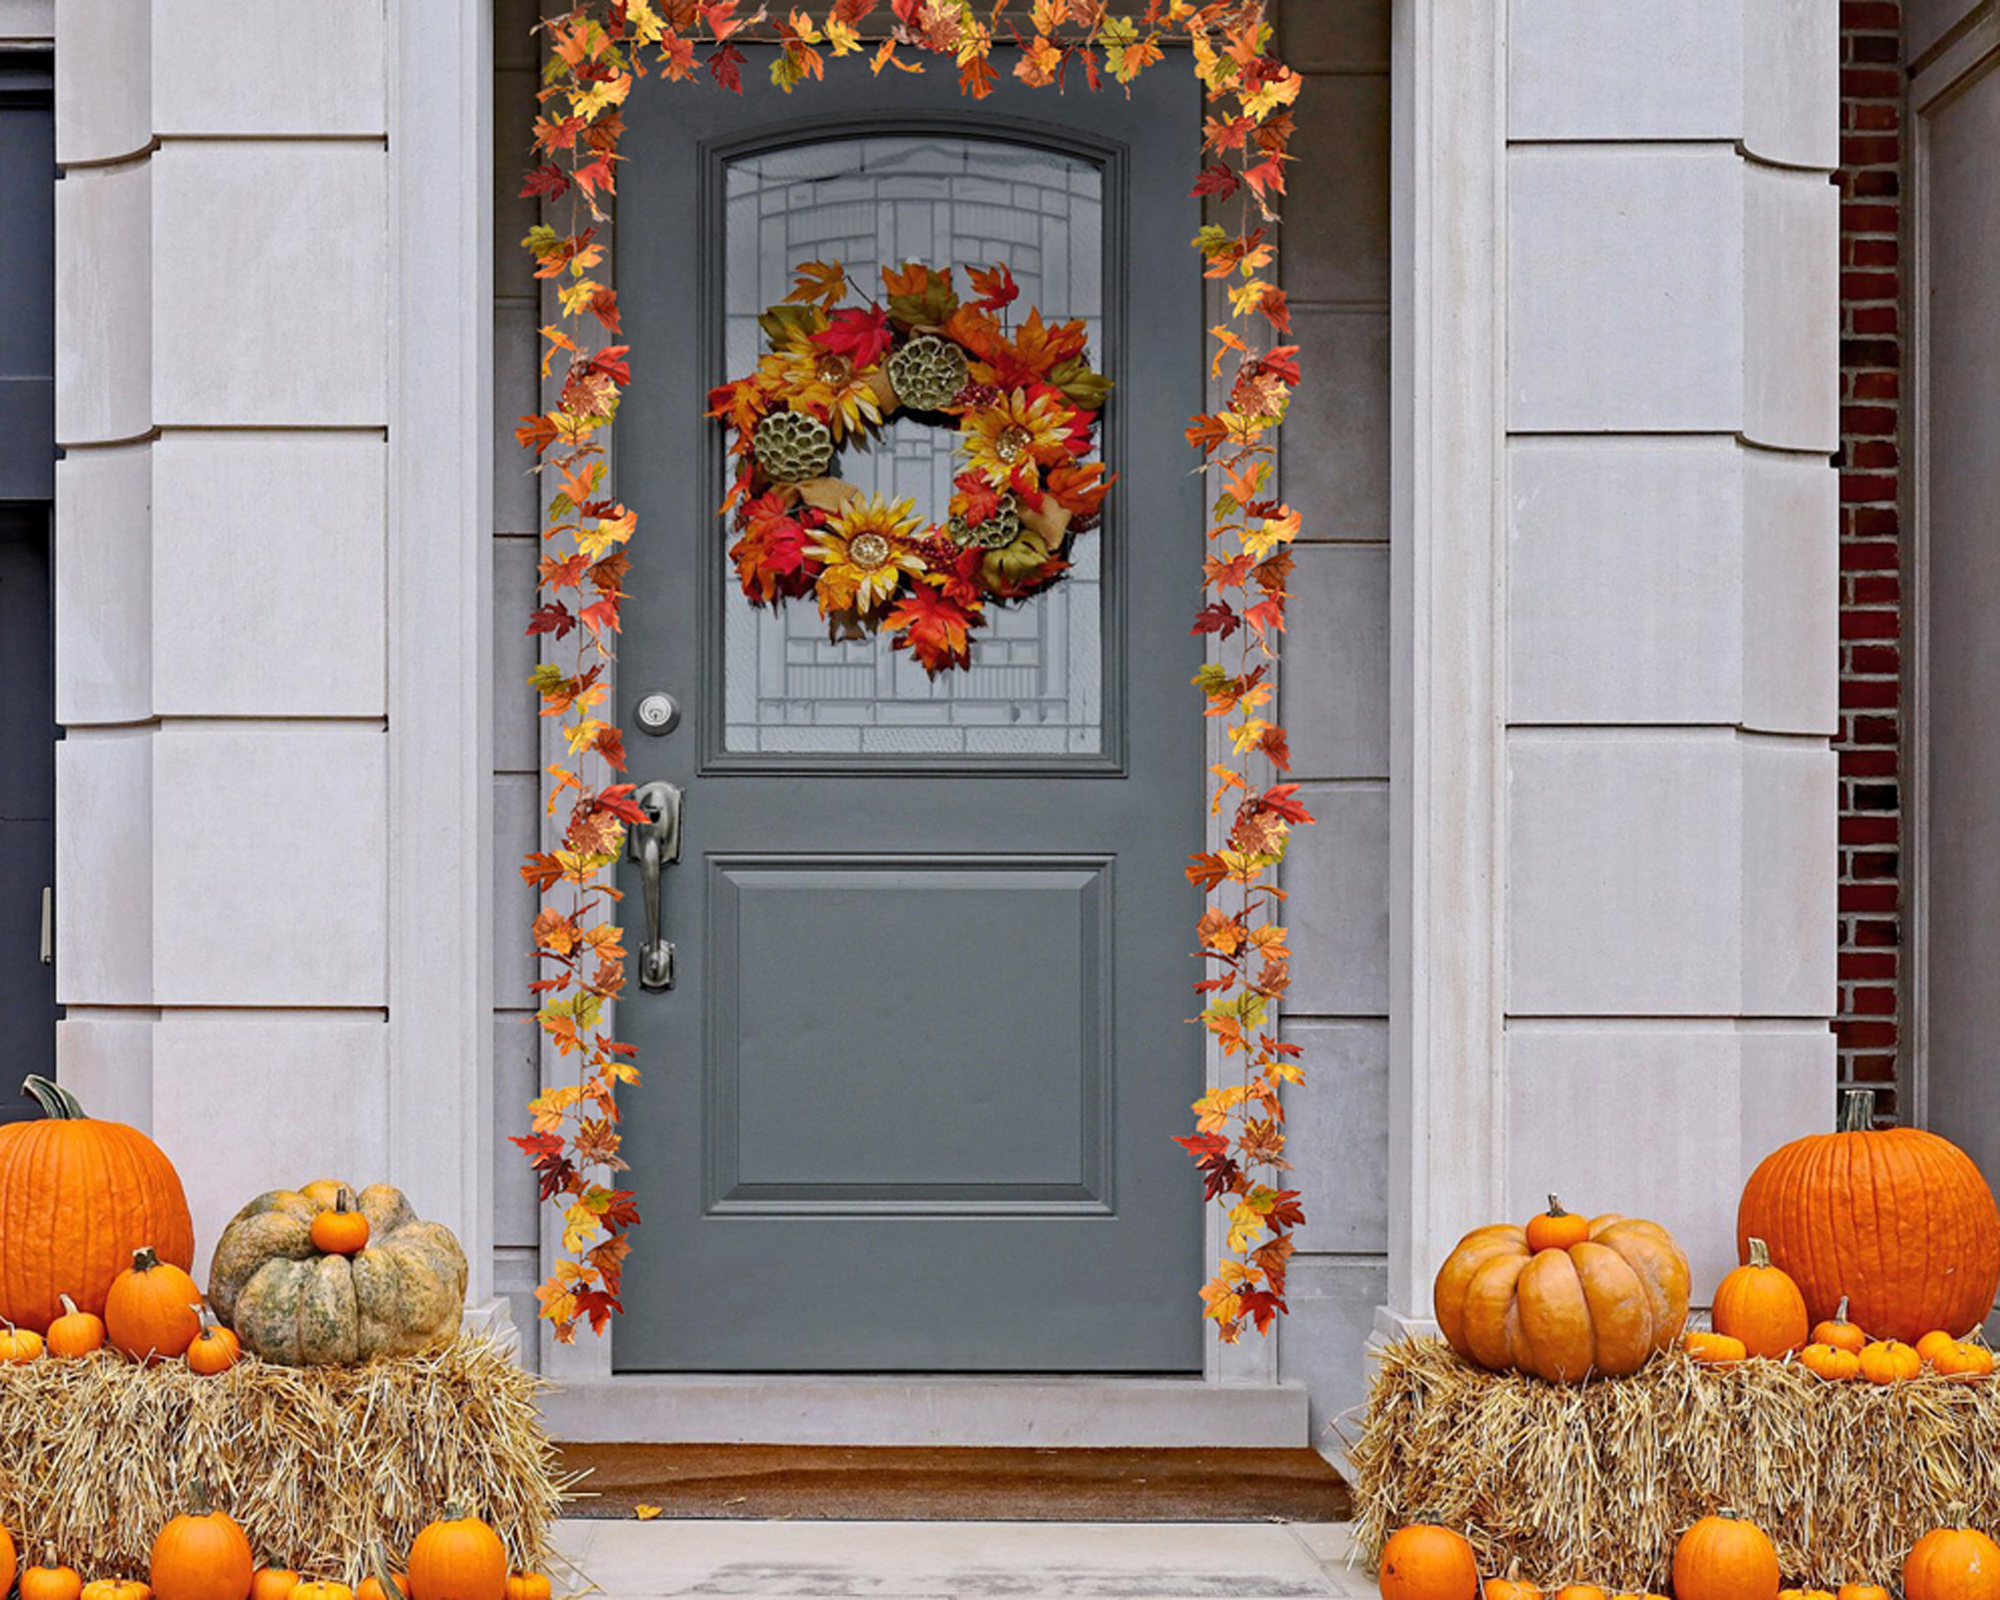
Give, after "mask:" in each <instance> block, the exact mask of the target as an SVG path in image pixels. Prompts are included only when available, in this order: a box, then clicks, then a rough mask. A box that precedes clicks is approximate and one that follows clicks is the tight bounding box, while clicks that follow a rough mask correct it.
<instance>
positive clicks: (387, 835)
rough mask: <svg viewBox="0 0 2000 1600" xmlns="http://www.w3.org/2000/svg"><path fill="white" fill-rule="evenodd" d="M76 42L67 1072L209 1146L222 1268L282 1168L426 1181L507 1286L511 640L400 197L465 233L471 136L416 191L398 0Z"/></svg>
mask: <svg viewBox="0 0 2000 1600" xmlns="http://www.w3.org/2000/svg"><path fill="white" fill-rule="evenodd" d="M399 9H404V10H409V11H412V12H426V13H427V12H428V11H429V10H430V9H431V8H428V7H423V6H417V7H409V8H399ZM424 20H426V21H431V22H434V20H435V19H434V18H428V17H426V18H425V19H424ZM56 45H57V48H56V60H57V80H58V82H57V159H58V161H59V163H60V165H61V167H62V171H63V177H62V181H61V182H60V184H59V185H58V189H57V195H58V209H57V222H58V239H57V255H58V274H59V287H58V319H59V320H58V339H57V343H58V353H57V434H58V440H59V443H60V444H61V446H62V448H63V450H64V458H63V459H62V461H61V462H60V463H59V465H58V476H57V496H58V501H57V515H56V572H57V580H56V581H57V715H58V719H59V720H60V721H61V722H62V724H63V725H64V726H65V728H66V729H67V730H68V731H67V737H66V738H65V739H64V741H63V743H62V744H61V746H60V749H59V763H58V816H59V818H60V822H59V844H58V863H57V917H56V925H57V981H58V986H59V998H60V999H61V1001H62V1002H63V1004H64V1005H65V1006H66V1007H67V1015H66V1020H65V1021H64V1022H63V1023H62V1024H61V1030H60V1043H59V1061H60V1071H61V1073H62V1075H63V1076H64V1078H65V1079H66V1080H67V1081H69V1082H70V1083H71V1084H72V1085H73V1086H74V1087H75V1088H76V1089H77V1090H78V1092H79V1093H80V1094H81V1095H82V1096H83V1098H84V1100H85V1103H86V1104H87V1105H89V1106H90V1107H91V1108H92V1109H93V1110H95V1111H97V1112H99V1113H100V1114H102V1115H106V1116H115V1117H121V1118H124V1119H127V1120H130V1121H133V1122H135V1123H137V1124H139V1125H141V1126H144V1127H148V1128H149V1129H150V1130H151V1132H152V1133H153V1135H154V1137H155V1138H156V1139H158V1140H159V1141H160V1142H161V1144H162V1145H163V1146H164V1147H165V1148H166V1149H167V1151H168V1153H169V1154H170V1155H171V1156H173V1157H174V1158H175V1160H176V1162H177V1164H178V1165H179V1167H180V1170H181V1174H182V1178H183V1181H184V1182H185V1184H186V1186H187V1188H188V1193H189V1200H190V1203H191V1205H192V1207H193V1210H194V1216H195V1229H196V1235H197V1249H198V1252H199V1255H200V1258H201V1259H200V1263H198V1266H197V1271H198V1273H199V1272H201V1271H203V1270H205V1269H204V1266H203V1265H202V1263H205V1261H206V1257H207V1253H208V1251H209V1250H210V1249H211V1248H212V1246H213V1245H214V1243H215V1240H216V1237H217V1235H218V1234H219V1232H220V1230H221V1228H222V1226H223V1224H224V1223H225V1222H226V1221H227V1219H228V1217H229V1215H230V1214H231V1212H232V1211H233V1210H234V1209H235V1208H236V1207H237V1206H238V1205H240V1204H241V1203H242V1202H243V1201H244V1200H245V1199H247V1198H249V1197H250V1196H251V1195H254V1194H256V1193H258V1192H259V1191H261V1190H263V1189H267V1188H271V1187H276V1186H281V1185H287V1184H293V1183H297V1182H301V1181H304V1180H306V1179H309V1178H312V1177H315V1176H324V1175H338V1176H342V1177H350V1178H353V1179H355V1180H357V1181H371V1180H380V1179H388V1180H390V1181H395V1182H398V1183H400V1184H402V1185H403V1186H404V1187H406V1188H407V1189H408V1190H409V1191H410V1193H411V1197H412V1199H413V1200H414V1201H415V1203H416V1204H417V1206H418V1209H419V1210H420V1211H421V1212H423V1213H424V1214H425V1215H429V1216H435V1217H438V1218H440V1219H441V1220H444V1221H447V1222H449V1223H450V1224H451V1225H452V1226H453V1227H454V1228H456V1229H457V1230H458V1231H459V1232H460V1234H461V1236H462V1237H463V1238H464V1239H465V1242H466V1245H467V1249H468V1254H469V1255H470V1257H471V1259H472V1261H473V1263H474V1274H475V1277H474V1295H475V1297H476V1298H478V1299H483V1298H485V1296H486V1294H487V1292H488V1291H487V1289H486V1284H487V1280H488V1275H489V1262H490V1251H489V1250H488V1249H486V1248H485V1241H486V1239H487V1238H488V1236H489V1232H490V1222H489V1216H490V1205H489V1204H487V1203H485V1199H484V1193H485V1191H484V1190H483V1189H482V1185H483V1184H484V1183H486V1182H487V1181H488V1180H487V1178H486V1177H485V1170H484V1169H485V1165H486V1159H487V1152H486V1147H485V1139H486V1131H485V1128H484V1126H483V1125H480V1126H478V1127H477V1128H475V1127H474V1124H476V1123H478V1119H479V1118H480V1117H481V1116H482V1115H484V1114H485V1112H484V1109H483V1103H482V1100H481V1098H480V1094H479V1092H478V1091H479V1086H481V1085H483V1083H484V1081H485V1073H484V1061H485V1052H486V1051H487V1050H488V1049H490V1044H489V1043H488V1042H487V1028H486V1024H485V1019H484V1018H483V1017H481V1018H480V1019H479V1026H478V1027H476V1028H461V1029H460V1030H459V1033H460V1034H462V1035H463V1036H462V1037H460V1036H459V1035H458V1034H454V1033H452V1032H451V1028H452V1026H453V1022H452V1020H451V1019H454V1018H456V1017H457V1016H458V1015H459V1014H460V1012H461V1011H462V1010H463V1009H464V1008H463V1007H462V1006H455V1005H454V997H455V991H456V990H457V989H462V988H464V987H465V986H466V985H467V984H472V985H475V986H476V984H477V983H478V982H479V981H480V980H481V978H482V977H483V973H479V972H476V971H474V970H473V968H472V965H471V964H470V963H469V962H468V961H465V960H460V959H457V958H455V957H450V956H448V957H447V958H446V959H443V960H439V959H437V958H436V957H435V956H426V954H425V952H426V951H427V950H429V949H431V948H433V947H435V948H437V949H442V950H445V951H451V950H453V949H455V948H457V947H460V946H470V947H471V948H472V949H474V950H475V952H477V951H483V950H484V949H485V948H486V941H487V940H488V939H489V938H490V935H489V934H488V932H487V930H486V929H485V926H484V918H483V915H480V913H481V912H482V911H483V905H484V901H485V899H486V897H487V896H488V895H489V894H490V887H489V886H487V885H485V884H483V883H481V882H474V883H473V884H471V885H470V887H468V888H467V889H466V891H465V894H463V895H461V896H459V897H458V898H457V899H456V900H453V899H451V898H450V897H449V896H450V886H451V883H452V882H453V881H455V880H456V878H457V877H463V876H464V869H463V866H462V863H461V858H460V855H459V854H458V853H457V852H455V851H454V850H453V848H452V846H451V843H450V841H449V839H447V838H443V837H442V832H443V830H442V829H441V828H440V822H441V820H442V819H443V818H444V817H445V816H446V814H447V812H448V811H449V810H450V809H451V808H452V807H453V806H454V805H457V806H462V807H465V808H469V814H468V817H467V820H466V821H465V824H464V832H465V834H466V837H467V839H468V844H467V846H466V849H467V850H468V851H469V852H470V859H471V860H472V861H473V863H474V864H475V867H476V865H477V862H478V860H479V857H478V848H479V842H480V841H481V840H482V839H483V831H482V830H481V824H480V821H479V815H480V814H479V811H478V802H479V798H480V797H482V796H483V795H484V793H485V782H484V780H483V775H482V776H481V778H480V780H479V781H478V782H473V783H468V784H467V786H466V788H465V789H464V792H463V794H462V795H456V796H454V795H450V794H447V793H445V792H443V791H442V790H440V789H439V788H438V787H437V786H436V784H437V780H436V774H437V772H438V771H439V770H440V768H439V764H438V763H439V756H440V753H443V754H444V755H445V757H446V759H447V760H449V759H450V757H451V753H452V752H453V751H454V749H455V748H456V746H455V741H456V740H457V739H458V737H459V729H458V719H459V717H460V715H461V711H462V701H463V698H464V693H465V690H464V680H465V679H467V678H470V679H471V680H473V681H474V683H475V690H474V693H475V695H476V694H477V692H479V691H478V690H477V687H476V685H477V680H478V679H479V677H480V676H481V674H480V666H481V657H480V655H479V653H478V645H477V644H474V645H471V646H466V648H467V650H468V651H469V654H468V658H467V662H466V665H465V668H464V670H463V671H461V670H459V668H458V667H457V666H456V664H455V663H454V661H452V660H450V659H447V660H446V661H445V662H444V663H443V664H442V665H439V664H438V663H437V662H436V661H435V660H434V659H433V657H434V654H435V652H436V645H437V643H438V641H439V640H442V641H443V645H444V649H445V651H446V652H448V653H453V654H455V653H456V652H457V651H458V650H459V649H460V648H461V645H462V644H463V641H462V640H461V639H460V637H459V636H458V634H457V633H455V632H454V631H453V626H454V623H453V612H452V601H453V600H454V599H455V598H457V597H458V583H459V579H458V578H457V577H456V576H454V575H451V574H448V573H447V572H445V571H444V570H443V568H444V559H445V558H444V557H442V556H440V555H439V554H438V553H437V552H439V551H440V550H443V551H451V550H453V549H455V548H456V547H455V546H454V544H453V541H452V533H451V530H452V514H450V513H445V514H442V515H439V514H437V513H436V510H435V504H434V502H433V504H432V505H431V506H430V507H429V508H428V509H427V511H426V512H425V513H424V515H430V516H435V517H436V520H433V521H425V520H422V516H420V515H414V514H413V508H414V507H415V506H416V504H417V503H416V502H415V501H414V500H413V499H412V498H411V496H410V495H409V494H408V493H406V492H405V491H404V487H403V485H402V483H401V482H400V478H401V476H402V475H404V474H406V473H407V472H408V470H409V467H408V463H409V462H410V460H411V459H412V458H416V459H418V460H429V459H430V458H431V457H432V456H433V455H436V456H440V457H442V458H443V459H445V460H446V461H450V460H453V459H455V456H456V453H457V452H458V451H459V449H460V446H461V444H462V440H460V439H459V438H458V437H456V436H455V435H453V434H452V433H451V432H450V431H448V430H446V431H442V432H440V431H439V430H438V429H437V428H436V427H435V426H434V425H433V423H432V422H431V421H430V417H429V414H427V413H426V412H424V411H423V410H422V409H421V396H420V395H418V396H415V398H413V395H414V393H415V391H416V389H417V388H418V385H417V384H416V383H415V382H414V380H413V377H412V367H413V363H412V361H411V357H410V342H411V340H412V338H413V337H415V334H414V333H413V332H412V319H411V317H410V314H409V309H410V307H409V302H408V300H407V293H408V290H409V287H410V283H411V281H412V280H411V279H410V278H409V276H408V275H407V274H405V273H404V272H403V271H401V270H400V269H401V266H402V263H403V261H404V259H405V257H404V254H403V253H402V247H401V244H400V236H399V234H398V232H397V230H396V228H394V227H392V221H393V220H394V219H396V218H397V217H398V216H399V215H401V216H402V217H403V218H404V220H405V226H406V228H407V230H408V231H409V232H411V233H414V234H417V235H420V236H421V237H422V238H423V239H424V240H425V241H426V245H427V246H429V247H432V248H434V247H435V240H436V239H437V238H439V237H442V238H444V239H445V240H447V241H448V242H449V244H451V245H455V243H456V238H457V232H458V229H457V225H456V223H455V221H454V207H455V206H456V204H457V203H458V199H459V196H458V194H457V192H456V191H455V190H454V188H453V186H452V185H451V183H450V182H449V181H448V172H449V168H448V164H447V165H446V167H445V168H444V171H445V172H446V174H447V176H445V177H441V178H440V180H439V184H438V193H439V203H438V215H439V217H440V218H441V219H442V220H441V221H438V222H436V223H435V224H434V223H433V222H432V221H431V220H429V219H425V218H420V217H418V216H416V215H415V214H413V213H412V212H410V211H409V210H408V209H407V207H408V204H409V202H408V200H407V197H406V194H405V190H406V186H407V183H408V177H407V176H406V174H407V173H409V172H412V171H414V162H415V161H416V160H417V159H418V158H419V157H420V156H426V155H427V158H428V159H432V160H435V159H436V148H435V145H432V146H431V147H430V148H429V150H428V152H426V151H425V150H424V148H423V147H422V146H421V145H420V144H419V141H418V139H417V136H416V135H415V134H414V133H412V134H411V136H410V138H409V139H408V140H403V137H402V136H403V133H404V131H405V127H406V125H405V123H404V122H402V121H399V118H401V117H403V116H404V115H405V113H404V112H403V111H402V109H401V102H400V101H399V100H398V97H397V95H396V94H395V93H392V92H391V87H392V85H393V83H394V78H393V75H392V73H391V72H390V70H389V69H390V67H391V66H392V64H393V63H394V61H395V60H397V59H398V57H397V53H396V50H395V48H394V40H393V38H392V33H391V28H390V25H389V22H388V19H387V15H386V13H385V8H384V6H383V4H382V3H381V0H157V3H155V4H152V5H149V6H136V7H135V6H127V5H122V4H117V3H114V0H59V3H58V5H57V7H56ZM473 53H474V55H475V56H476V55H477V54H478V52H477V51H476V50H475V51H474V52H473ZM436 59H441V60H449V59H450V58H449V57H448V56H446V57H439V58H436ZM468 70H470V69H468ZM425 81H426V83H428V84H433V85H435V84H436V83H438V82H440V81H444V82H448V81H449V74H448V73H447V74H445V75H444V78H443V79H442V80H440V79H439V77H438V75H437V72H436V70H435V61H433V62H432V64H431V65H430V66H427V67H426V68H425ZM437 92H438V97H439V98H440V99H445V100H449V99H450V98H451V96H450V94H449V93H447V92H445V91H442V90H439V91H437ZM414 93H415V91H414V88H413V89H412V91H411V94H412V95H413V96H414ZM399 142H401V143H407V144H409V145H411V146H414V147H415V148H412V149H411V150H410V151H409V152H408V159H407V160H406V161H404V162H401V163H399V162H398V161H397V160H395V159H392V156H391V153H390V151H391V146H392V144H396V143H399ZM483 158H484V147H483V146H478V145H475V146H474V147H473V159H474V162H475V165H476V164H477V163H478V162H480V161H481V160H483ZM471 203H472V204H473V207H474V216H473V220H472V223H471V224H470V225H472V226H476V225H477V223H478V220H479V218H480V217H482V216H483V215H484V214H485V213H484V209H483V208H484V205H485V197H484V195H483V194H482V193H477V192H475V193H474V195H473V196H472V197H471ZM399 205H401V206H403V207H405V208H406V209H404V210H403V211H401V212H399V209H398V207H399ZM475 266H477V263H476V262H475ZM426 270H427V271H429V272H432V274H433V277H436V278H440V279H441V281H435V282H433V283H432V292H433V293H434V294H435V295H436V296H437V298H438V299H440V300H441V301H445V302H450V301H452V300H455V299H462V298H463V297H464V296H465V295H467V294H468V293H476V290H468V289H467V288H466V287H465V286H464V285H463V284H462V283H460V282H459V281H458V273H457V266H456V263H455V261H454V263H453V265H452V266H451V267H450V268H449V274H448V275H445V270H444V269H430V268H427V269H426ZM417 331H418V332H424V331H429V332H431V333H432V335H433V336H435V330H424V329H421V328H419V329H418V330H417ZM483 349H484V345H483V342H482V341H480V340H478V339H474V340H472V342H471V344H470V346H469V353H470V355H471V357H472V359H473V361H474V362H475V364H476V362H477V360H478V359H479V356H480V353H481V352H482V351H483ZM430 359H431V360H435V359H436V358H435V356H432V357H431V358H430ZM458 361H459V356H458V354H457V353H456V352H453V353H452V354H451V356H450V357H449V358H448V360H447V362H446V365H447V366H452V367H455V366H456V365H457V364H458ZM484 444H485V441H484V437H483V434H482V436H481V441H480V450H483V448H484ZM480 450H475V451H474V452H473V454H474V455H475V456H478V455H480ZM481 518H482V513H481V510H480V507H479V496H478V495H477V494H475V495H474V496H473V497H472V502H471V504H470V505H469V506H468V507H467V508H466V509H465V511H464V519H465V520H466V521H467V522H468V524H469V525H471V526H478V525H479V523H480V521H481ZM483 553H484V552H483V549H482V550H481V551H480V554H481V555H483ZM484 571H485V565H484V562H483V561H481V562H479V563H477V564H475V565H474V566H473V567H472V569H471V570H470V571H469V572H468V573H467V574H464V575H463V578H462V581H463V583H464V584H465V585H468V586H469V592H467V593H466V594H465V595H464V596H463V599H464V603H465V607H466V609H467V613H468V614H469V615H471V616H474V617H478V618H481V619H483V618H484V615H485V610H484V594H485V591H484V589H483V587H481V585H480V581H479V580H480V577H481V575H483V573H484ZM474 608H477V609H474ZM479 637H480V638H482V639H483V635H480V636H479ZM483 727H484V719H483V717H481V718H480V719H479V720H478V721H477V722H476V723H475V724H473V725H472V733H473V736H475V737H476V736H477V735H478V733H479V732H480V731H481V730H483ZM426 783H429V784H431V785H432V787H431V788H430V789H429V791H428V796H427V798H424V797H420V796H419V795H416V794H413V792H412V791H413V787H414V788H415V789H418V790H421V789H422V787H423V786H424V785H425V784H426ZM447 787H448V784H447ZM426 806H428V809H426ZM418 854H421V855H422V859H421V860H413V859H412V858H413V856H416V855H418ZM439 863H442V864H441V865H440V864H439ZM471 876H472V878H473V879H475V880H477V879H478V878H479V877H480V874H479V873H478V872H477V871H476V870H475V871H474V872H473V873H472V874H471ZM413 893H414V894H415V895H416V896H417V899H416V900H414V901H413V899H412V894H413ZM475 918H476V920H474V919H475ZM474 959H475V960H476V957H475V958H474ZM476 997H477V990H476V987H475V998H476ZM440 1019H446V1020H445V1021H444V1023H443V1025H442V1026H441V1025H440ZM408 1127H414V1128H416V1129H417V1130H418V1131H417V1132H416V1133H415V1134H414V1135H412V1134H409V1133H406V1132H404V1131H403V1130H404V1129H405V1128H408Z"/></svg>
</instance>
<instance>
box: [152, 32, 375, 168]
mask: <svg viewBox="0 0 2000 1600" xmlns="http://www.w3.org/2000/svg"><path fill="white" fill-rule="evenodd" d="M151 9H152V12H153V71H152V78H153V125H154V128H155V129H156V130H157V131H158V132H159V133H161V134H165V135H176V134H183V135H184V134H267V135H268V134H288V135H295V136H296V135H303V134H322V135H325V134H331V135H357V134H379V133H381V132H383V130H384V129H385V128H386V126H387V122H386V120H385V112H384V107H383V93H382V91H383V86H384V78H383V70H382V35H383V0H152V4H151ZM246 57H252V58H254V61H255V70H254V71H242V70H234V71H232V70H224V69H223V67H222V64H224V63H231V62H236V63H241V62H244V61H245V60H246Z"/></svg>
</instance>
